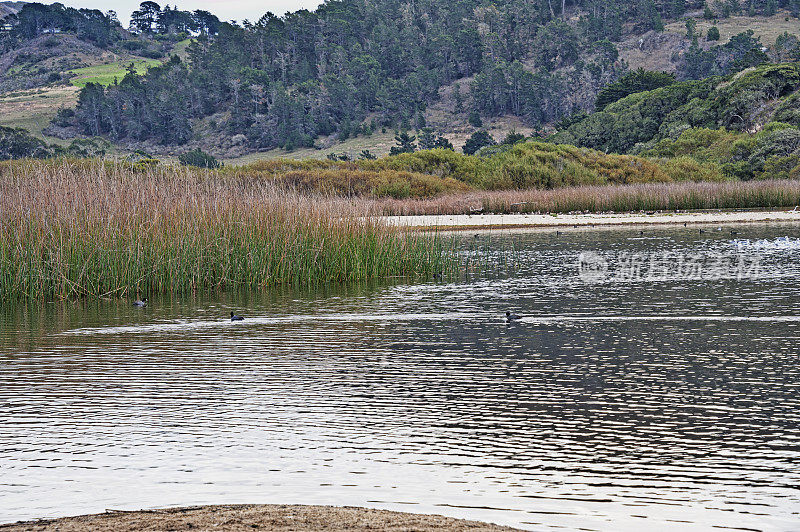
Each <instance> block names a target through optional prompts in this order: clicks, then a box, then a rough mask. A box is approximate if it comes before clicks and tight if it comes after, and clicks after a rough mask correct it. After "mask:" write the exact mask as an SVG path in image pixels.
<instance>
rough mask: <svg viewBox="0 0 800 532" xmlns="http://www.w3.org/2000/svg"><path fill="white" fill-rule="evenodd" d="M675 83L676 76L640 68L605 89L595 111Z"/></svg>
mask: <svg viewBox="0 0 800 532" xmlns="http://www.w3.org/2000/svg"><path fill="white" fill-rule="evenodd" d="M673 83H675V75H674V74H668V73H666V72H652V71H650V70H644V69H642V68H639V69H637V70H634V71H633V72H628V73H627V74H625V75H624V76H622V77H621V78H620V79H618V80H617V81H615V82H614V83H611V84H610V85H607V86H606V87H604V88H603V89H602V90H601V91H600V93H599V94H598V95H597V101H596V102H595V109H597V110H598V111H601V110H603V109H604V108H605V107H606V106H607V105H609V104H611V103H613V102H616V101H617V100H620V99H622V98H624V97H625V96H628V95H630V94H634V93H637V92H644V91H651V90H653V89H657V88H659V87H666V86H667V85H672V84H673Z"/></svg>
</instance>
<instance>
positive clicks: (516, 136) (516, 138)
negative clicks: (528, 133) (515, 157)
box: [500, 130, 525, 145]
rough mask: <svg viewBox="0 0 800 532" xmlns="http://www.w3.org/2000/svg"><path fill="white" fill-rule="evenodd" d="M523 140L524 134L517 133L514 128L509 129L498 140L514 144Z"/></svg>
mask: <svg viewBox="0 0 800 532" xmlns="http://www.w3.org/2000/svg"><path fill="white" fill-rule="evenodd" d="M524 140H525V135H523V134H522V133H517V132H516V131H514V130H511V131H509V132H508V134H507V135H506V137H505V138H504V139H503V140H502V142H500V144H509V145H514V144H516V143H517V142H522V141H524Z"/></svg>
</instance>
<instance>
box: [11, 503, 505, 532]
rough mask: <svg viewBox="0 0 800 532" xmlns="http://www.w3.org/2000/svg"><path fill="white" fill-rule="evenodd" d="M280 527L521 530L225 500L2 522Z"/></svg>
mask: <svg viewBox="0 0 800 532" xmlns="http://www.w3.org/2000/svg"><path fill="white" fill-rule="evenodd" d="M254 529H264V530H277V531H289V530H295V531H306V530H309V531H310V530H323V531H334V530H336V531H338V530H342V531H343V530H347V531H350V532H354V531H368V530H369V531H371V532H376V531H401V530H419V531H428V530H458V531H461V530H468V531H471V532H475V531H487V532H488V531H492V532H494V531H501V530H510V531H513V530H516V529H513V528H508V527H501V526H497V525H491V524H488V523H480V522H478V521H464V520H460V519H453V518H450V517H443V516H441V515H422V514H409V513H401V512H390V511H387V510H373V509H370V508H354V507H348V506H345V507H335V506H300V505H277V504H263V505H225V506H193V507H189V508H167V509H164V510H142V511H137V512H119V511H107V512H106V513H104V514H93V515H81V516H78V517H64V518H62V519H50V520H38V521H25V522H20V523H14V524H7V525H0V530H1V531H3V532H11V531H14V532H17V531H23V530H25V531H28V530H31V531H37V530H58V531H60V532H72V531H79V530H80V531H84V530H103V531H114V532H120V531H132V530H226V531H227V530H254Z"/></svg>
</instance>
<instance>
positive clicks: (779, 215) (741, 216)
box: [385, 210, 800, 230]
mask: <svg viewBox="0 0 800 532" xmlns="http://www.w3.org/2000/svg"><path fill="white" fill-rule="evenodd" d="M385 220H386V222H387V223H389V224H390V225H399V226H402V227H410V228H414V229H422V230H425V229H441V230H459V229H463V230H472V229H512V228H525V227H573V226H578V227H586V226H589V227H591V226H613V225H661V224H684V223H685V224H687V225H690V224H733V223H754V222H774V221H781V222H800V210H798V211H733V212H686V213H675V212H656V213H652V214H646V213H620V214H617V213H614V214H559V215H551V214H474V215H468V214H459V215H440V216H386V217H385Z"/></svg>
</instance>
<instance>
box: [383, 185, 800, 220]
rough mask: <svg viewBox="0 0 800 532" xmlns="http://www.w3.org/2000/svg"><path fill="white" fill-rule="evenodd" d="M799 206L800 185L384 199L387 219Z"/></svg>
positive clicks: (623, 188)
mask: <svg viewBox="0 0 800 532" xmlns="http://www.w3.org/2000/svg"><path fill="white" fill-rule="evenodd" d="M797 205H800V180H790V179H788V180H764V181H725V182H700V183H695V182H680V183H638V184H631V185H614V186H609V185H599V186H578V187H563V188H555V189H545V190H542V189H525V190H499V191H471V192H467V193H462V194H445V195H442V196H439V197H435V198H425V199H411V198H407V199H394V198H381V199H377V200H375V201H374V204H373V208H372V210H373V211H374V212H376V213H379V214H382V215H385V216H434V215H458V214H483V213H486V214H570V213H610V212H613V213H630V212H639V211H707V210H735V209H782V208H793V207H795V206H797Z"/></svg>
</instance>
